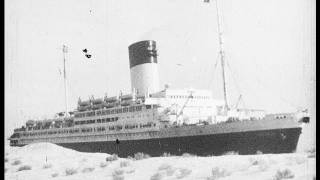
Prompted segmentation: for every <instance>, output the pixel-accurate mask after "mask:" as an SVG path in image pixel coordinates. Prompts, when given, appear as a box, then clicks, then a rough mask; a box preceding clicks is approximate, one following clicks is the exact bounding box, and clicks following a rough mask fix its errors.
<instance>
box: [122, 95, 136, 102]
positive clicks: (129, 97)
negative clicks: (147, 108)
mask: <svg viewBox="0 0 320 180" xmlns="http://www.w3.org/2000/svg"><path fill="white" fill-rule="evenodd" d="M119 98H120V99H121V101H125V100H130V99H132V98H133V96H132V94H127V95H123V96H120V97H119Z"/></svg>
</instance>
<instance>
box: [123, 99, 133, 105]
mask: <svg viewBox="0 0 320 180" xmlns="http://www.w3.org/2000/svg"><path fill="white" fill-rule="evenodd" d="M131 104H132V101H131V100H126V101H121V106H129V105H131Z"/></svg>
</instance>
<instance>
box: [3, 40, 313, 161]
mask: <svg viewBox="0 0 320 180" xmlns="http://www.w3.org/2000/svg"><path fill="white" fill-rule="evenodd" d="M129 60H130V74H131V86H132V93H130V94H122V93H120V94H119V95H118V96H112V97H108V96H105V97H104V98H96V99H95V98H93V97H92V98H90V99H89V100H86V101H82V100H80V99H79V101H78V107H77V109H76V110H74V111H72V112H68V113H59V114H58V117H56V118H53V119H46V120H41V121H35V120H28V121H27V122H26V124H25V126H22V127H21V128H17V129H15V130H14V133H13V135H12V136H11V137H10V138H9V140H10V145H11V146H24V145H27V144H30V143H36V142H50V143H55V144H58V145H61V146H64V147H67V148H71V149H75V150H78V151H83V152H105V153H110V154H112V153H115V154H118V155H119V156H121V157H126V156H130V155H133V154H135V153H137V152H143V153H147V154H149V155H151V156H160V155H162V154H163V153H170V154H175V155H180V154H183V153H191V154H196V155H201V156H206V155H219V154H222V153H225V152H228V151H235V152H238V153H239V154H254V153H256V152H257V151H261V152H263V153H290V152H293V151H295V149H296V146H297V142H298V139H299V136H300V133H301V124H302V123H303V122H307V121H308V117H307V116H298V115H299V114H297V113H283V114H266V113H265V111H262V110H252V109H231V108H229V107H228V106H227V104H226V102H225V101H219V100H215V99H213V97H212V95H211V92H210V91H208V90H199V89H171V88H170V87H168V86H166V87H164V88H163V89H161V90H159V85H158V84H159V83H158V80H159V77H158V69H157V68H158V67H157V62H158V60H157V49H156V42H155V41H152V40H146V41H140V42H137V43H134V44H132V45H130V46H129Z"/></svg>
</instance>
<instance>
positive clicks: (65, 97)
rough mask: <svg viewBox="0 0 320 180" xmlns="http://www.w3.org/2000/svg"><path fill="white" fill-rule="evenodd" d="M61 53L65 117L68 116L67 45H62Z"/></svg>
mask: <svg viewBox="0 0 320 180" xmlns="http://www.w3.org/2000/svg"><path fill="white" fill-rule="evenodd" d="M62 53H63V79H64V99H65V102H64V103H65V115H64V116H65V117H67V116H68V94H67V73H66V54H67V53H68V47H67V46H66V45H63V46H62Z"/></svg>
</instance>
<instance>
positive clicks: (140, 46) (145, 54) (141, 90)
mask: <svg viewBox="0 0 320 180" xmlns="http://www.w3.org/2000/svg"><path fill="white" fill-rule="evenodd" d="M129 61H130V77H131V88H132V90H137V94H139V95H145V94H148V93H154V92H157V91H158V90H159V75H158V64H157V49H156V42H155V41H152V40H146V41H139V42H136V43H133V44H131V45H130V46H129Z"/></svg>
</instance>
